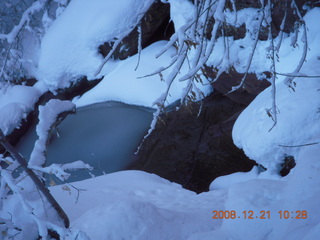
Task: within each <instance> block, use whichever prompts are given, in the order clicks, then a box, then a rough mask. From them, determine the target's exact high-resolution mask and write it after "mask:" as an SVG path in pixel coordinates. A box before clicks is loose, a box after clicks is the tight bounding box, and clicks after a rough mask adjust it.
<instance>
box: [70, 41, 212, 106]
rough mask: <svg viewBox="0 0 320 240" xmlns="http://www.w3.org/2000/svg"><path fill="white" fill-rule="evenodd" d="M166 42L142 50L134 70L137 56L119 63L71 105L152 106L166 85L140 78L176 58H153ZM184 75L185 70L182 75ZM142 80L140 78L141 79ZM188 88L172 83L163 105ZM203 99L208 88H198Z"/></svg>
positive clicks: (170, 52) (151, 78) (169, 53)
mask: <svg viewBox="0 0 320 240" xmlns="http://www.w3.org/2000/svg"><path fill="white" fill-rule="evenodd" d="M166 43H167V42H166V41H160V42H156V43H154V44H152V45H151V46H149V47H147V48H145V49H143V50H142V52H141V57H140V58H141V59H140V63H139V67H138V68H137V69H135V68H136V66H137V62H138V57H139V56H138V55H134V56H133V57H130V58H128V59H126V60H123V61H121V62H120V63H118V66H117V67H116V69H114V70H113V71H112V72H111V73H110V74H107V75H106V76H105V77H104V78H103V80H102V81H101V82H100V83H99V84H98V85H97V86H96V87H95V88H93V89H92V90H90V91H88V92H86V93H85V94H83V95H82V96H81V97H80V98H76V99H74V100H73V102H74V103H75V104H76V105H77V107H81V106H85V105H90V104H93V103H97V102H105V101H119V102H124V103H129V104H133V105H140V106H145V107H153V105H154V102H155V100H156V99H157V98H159V97H160V96H161V95H162V94H163V93H164V92H165V91H166V89H167V83H166V82H164V81H161V78H160V76H159V75H158V74H156V75H153V76H148V77H143V76H145V75H148V74H150V73H152V72H155V71H157V70H158V69H159V68H160V67H161V66H166V65H168V63H169V62H171V56H172V55H173V54H175V52H176V50H175V48H173V47H172V48H170V49H169V50H168V51H167V52H165V53H164V54H163V55H161V56H160V57H158V58H156V57H155V55H156V54H157V53H158V52H159V50H161V49H162V48H163V47H164V46H165V44H166ZM171 71H172V68H169V69H167V70H165V71H163V72H162V74H163V78H164V79H166V77H168V75H169V74H170V72H171ZM183 71H187V66H186V65H184V68H183V69H182V70H181V72H183ZM141 77H143V78H141ZM186 86H187V83H186V82H179V81H177V80H176V81H174V82H173V84H172V85H171V88H170V91H169V97H168V98H167V101H166V103H165V104H166V105H169V104H170V103H173V102H174V101H176V100H178V99H180V97H181V92H182V89H183V88H184V87H186ZM198 87H199V88H200V89H201V90H202V91H203V92H204V94H205V95H208V94H209V93H210V92H211V88H210V86H200V84H199V86H198Z"/></svg>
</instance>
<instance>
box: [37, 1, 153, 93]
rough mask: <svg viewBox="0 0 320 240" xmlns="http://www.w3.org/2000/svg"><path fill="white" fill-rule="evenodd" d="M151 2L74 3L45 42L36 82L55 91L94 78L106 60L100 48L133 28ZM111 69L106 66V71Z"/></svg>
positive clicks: (62, 15)
mask: <svg viewBox="0 0 320 240" xmlns="http://www.w3.org/2000/svg"><path fill="white" fill-rule="evenodd" d="M152 2H153V1H152V0H147V1H144V0H139V1H136V0H129V1H128V0H120V1H112V0H92V1H86V0H75V1H71V2H70V4H69V5H68V7H67V8H66V9H65V11H64V12H63V13H62V14H61V15H60V16H59V17H58V18H57V19H56V20H55V21H54V22H53V24H52V25H51V26H50V28H49V29H48V31H47V33H46V34H45V36H44V38H43V40H42V43H41V55H40V59H39V66H38V68H39V71H38V76H37V79H40V80H41V81H44V82H45V83H46V84H48V86H50V87H51V88H52V89H56V88H64V87H68V86H69V84H70V82H72V81H73V80H75V79H76V78H77V77H79V76H83V75H85V76H88V78H89V79H92V78H94V73H95V71H97V69H98V67H99V65H100V64H101V62H102V60H103V59H102V56H101V55H100V54H99V53H98V47H99V45H101V44H103V43H104V42H107V41H111V40H114V39H116V38H119V37H120V36H121V34H123V33H124V32H126V31H128V30H130V29H131V28H132V27H134V24H135V23H136V22H137V20H138V19H139V18H141V17H142V16H143V14H141V13H142V12H144V11H146V10H147V9H148V7H149V6H150V5H151V4H152ZM110 65H112V63H111V62H110ZM108 70H110V68H108V67H107V68H106V69H105V71H108Z"/></svg>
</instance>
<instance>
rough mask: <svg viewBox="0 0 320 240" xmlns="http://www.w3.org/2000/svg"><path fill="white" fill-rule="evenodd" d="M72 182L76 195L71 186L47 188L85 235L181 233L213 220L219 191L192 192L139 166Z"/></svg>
mask: <svg viewBox="0 0 320 240" xmlns="http://www.w3.org/2000/svg"><path fill="white" fill-rule="evenodd" d="M101 183H103V184H101ZM73 186H74V187H76V188H77V189H80V193H79V195H78V192H77V190H76V189H75V188H70V187H69V189H70V191H65V190H63V187H62V186H56V187H53V188H51V192H52V194H53V195H54V196H56V197H57V200H58V201H59V202H60V203H61V204H62V207H63V208H64V209H66V210H67V214H68V215H69V217H70V219H71V222H73V223H72V228H75V229H79V230H81V231H83V232H85V233H86V234H88V236H89V237H90V238H91V239H121V238H123V239H150V237H151V236H152V239H177V240H178V239H187V238H188V237H189V236H190V235H192V234H194V233H197V232H199V231H209V230H213V229H215V228H216V227H217V226H219V224H213V223H212V221H211V211H212V209H213V208H221V207H222V205H221V202H220V201H221V200H222V199H223V198H222V196H224V194H225V192H224V191H220V192H219V194H218V193H215V192H211V193H204V194H201V195H197V194H195V193H194V192H191V191H188V190H186V189H183V188H182V187H181V186H180V185H178V184H175V183H171V182H169V181H167V180H165V179H162V178H160V177H158V176H156V175H154V174H149V173H145V172H141V171H123V172H117V173H112V174H108V175H105V176H100V177H96V178H93V179H89V180H85V181H82V182H77V183H73ZM212 198H215V199H216V200H215V201H214V202H213V201H212ZM106 216H108V217H106ZM93 219H94V222H95V224H92V221H93ZM195 222H196V224H195ZM101 229H104V230H103V231H101Z"/></svg>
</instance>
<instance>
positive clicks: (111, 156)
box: [16, 102, 153, 183]
mask: <svg viewBox="0 0 320 240" xmlns="http://www.w3.org/2000/svg"><path fill="white" fill-rule="evenodd" d="M152 113H153V111H152V109H148V108H142V107H137V106H131V105H126V104H122V103H117V102H107V103H102V104H95V105H91V106H88V107H84V108H80V109H77V113H76V114H75V115H69V116H68V117H67V118H66V119H64V120H63V121H62V122H61V124H60V125H59V126H58V128H57V130H55V131H53V134H52V137H51V139H50V144H49V146H48V150H47V165H50V164H52V163H58V164H62V163H69V162H73V161H77V160H82V161H83V162H85V163H88V164H90V165H91V166H92V167H93V168H94V170H92V171H91V172H90V173H89V171H87V170H80V171H74V172H72V175H71V177H70V178H69V179H68V181H70V182H72V181H77V180H82V179H86V178H90V177H91V176H92V175H95V176H98V175H102V174H104V173H110V172H115V171H119V170H123V169H124V168H125V167H126V166H127V165H128V164H130V163H131V162H132V160H133V158H134V152H135V151H136V150H137V147H138V146H139V144H140V142H141V140H142V138H143V136H144V135H145V134H146V133H147V130H148V128H149V126H150V123H151V121H152ZM36 139H37V136H36V132H35V126H33V127H32V128H31V129H30V130H29V132H28V133H27V134H26V135H25V136H24V137H23V138H22V139H21V141H20V142H19V144H18V145H17V146H16V148H17V150H18V151H19V152H20V153H21V154H22V155H23V156H24V157H25V158H26V159H29V157H30V153H31V151H32V149H33V146H34V143H35V141H36ZM53 180H54V181H55V182H56V181H58V182H57V183H59V180H57V179H56V178H53Z"/></svg>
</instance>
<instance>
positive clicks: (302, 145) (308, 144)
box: [278, 142, 320, 148]
mask: <svg viewBox="0 0 320 240" xmlns="http://www.w3.org/2000/svg"><path fill="white" fill-rule="evenodd" d="M319 143H320V142H314V143H306V144H300V145H292V146H289V145H280V144H279V145H278V146H279V147H286V148H296V147H306V146H311V145H316V144H319Z"/></svg>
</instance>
